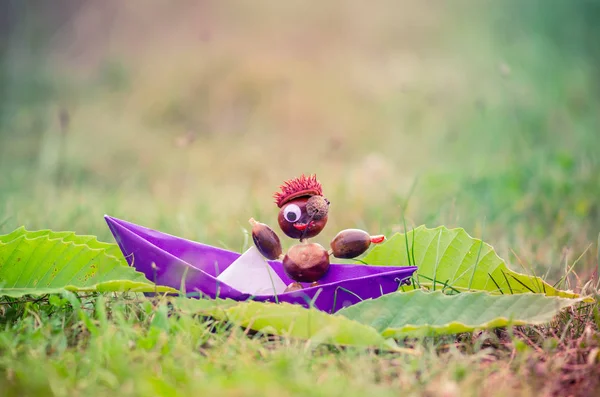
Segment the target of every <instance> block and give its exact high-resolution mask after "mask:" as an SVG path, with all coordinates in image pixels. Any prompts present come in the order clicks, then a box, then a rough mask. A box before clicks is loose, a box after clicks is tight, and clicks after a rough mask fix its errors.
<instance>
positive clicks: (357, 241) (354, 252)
mask: <svg viewBox="0 0 600 397" xmlns="http://www.w3.org/2000/svg"><path fill="white" fill-rule="evenodd" d="M384 240H385V236H383V235H379V236H371V235H370V234H369V233H367V232H365V231H364V230H360V229H345V230H342V231H341V232H339V233H338V234H337V235H336V236H335V237H334V238H333V240H331V244H330V245H331V250H330V253H331V255H333V256H334V257H336V258H340V259H351V258H356V257H357V256H359V255H362V254H363V253H365V252H366V251H367V250H368V249H369V247H370V246H371V244H379V243H381V242H382V241H384Z"/></svg>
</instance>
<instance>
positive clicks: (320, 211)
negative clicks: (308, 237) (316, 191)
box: [306, 196, 329, 221]
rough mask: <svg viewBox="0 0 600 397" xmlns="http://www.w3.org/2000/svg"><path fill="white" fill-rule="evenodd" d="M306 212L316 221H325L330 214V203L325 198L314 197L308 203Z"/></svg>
mask: <svg viewBox="0 0 600 397" xmlns="http://www.w3.org/2000/svg"><path fill="white" fill-rule="evenodd" d="M306 212H307V213H308V216H309V217H311V218H312V219H313V220H315V221H318V220H320V219H323V218H325V217H326V216H327V213H328V212H329V201H328V200H327V199H326V198H325V197H323V196H312V197H311V198H309V199H308V200H307V201H306Z"/></svg>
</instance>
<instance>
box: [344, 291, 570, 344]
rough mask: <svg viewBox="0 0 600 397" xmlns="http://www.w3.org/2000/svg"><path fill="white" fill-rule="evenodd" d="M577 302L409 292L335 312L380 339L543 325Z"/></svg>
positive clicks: (535, 296) (540, 297) (526, 296)
mask: <svg viewBox="0 0 600 397" xmlns="http://www.w3.org/2000/svg"><path fill="white" fill-rule="evenodd" d="M581 301H582V299H566V298H559V297H548V296H545V295H542V294H531V293H529V294H517V295H492V294H489V293H487V292H467V293H463V294H456V295H446V294H444V293H443V292H441V291H435V292H426V291H422V290H414V291H410V292H406V293H401V292H396V293H391V294H387V295H384V296H382V297H380V298H377V299H374V300H365V301H363V302H360V303H358V304H356V305H353V306H350V307H347V308H345V309H342V310H340V311H338V312H337V313H336V315H340V316H345V317H347V318H349V319H351V320H355V321H358V322H359V323H362V324H365V325H369V326H371V327H373V328H375V329H376V330H377V331H379V332H380V333H381V334H382V335H383V336H384V337H399V336H431V335H440V334H457V333H461V332H472V331H475V330H477V329H489V328H496V327H505V326H509V325H526V324H529V325H536V324H544V323H548V322H550V321H551V320H552V319H553V317H554V316H555V315H556V314H557V313H558V312H559V311H560V310H561V309H563V308H566V307H568V306H572V305H574V304H576V303H578V302H581Z"/></svg>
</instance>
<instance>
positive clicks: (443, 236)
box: [362, 226, 579, 298]
mask: <svg viewBox="0 0 600 397" xmlns="http://www.w3.org/2000/svg"><path fill="white" fill-rule="evenodd" d="M409 253H410V260H409ZM413 258H414V261H415V263H412V260H413ZM362 262H365V263H368V264H370V265H377V266H407V265H409V264H413V265H416V266H418V269H417V272H416V273H415V278H416V280H415V283H413V284H412V285H411V286H405V287H402V288H403V291H407V290H411V289H415V288H419V286H420V287H425V288H427V289H429V290H442V289H445V290H453V291H455V292H463V291H487V292H490V293H493V294H504V295H512V294H522V293H527V292H534V293H541V294H545V295H547V296H560V297H563V298H578V297H579V295H578V294H575V293H573V292H571V291H562V290H558V289H556V288H554V287H552V286H551V285H550V284H548V283H546V282H545V281H544V280H542V279H541V278H539V277H536V276H535V275H527V274H521V273H517V272H515V271H513V270H510V269H509V268H508V267H507V266H506V263H505V262H504V261H503V260H502V259H501V258H500V257H499V256H498V255H497V254H496V252H495V251H494V249H493V248H492V246H490V245H489V244H487V243H484V242H482V241H481V240H480V239H476V238H473V237H471V236H470V235H469V234H467V232H466V231H465V230H464V229H461V228H457V229H448V228H446V227H444V226H440V227H437V228H435V229H428V228H426V227H425V226H419V227H418V228H416V229H414V230H412V231H410V232H408V233H406V234H401V233H396V234H394V235H393V236H392V237H391V238H390V239H389V240H387V241H386V242H384V243H383V244H380V245H378V246H375V247H374V248H373V249H372V250H371V251H370V252H369V253H368V254H367V255H366V256H365V257H364V258H363V259H362Z"/></svg>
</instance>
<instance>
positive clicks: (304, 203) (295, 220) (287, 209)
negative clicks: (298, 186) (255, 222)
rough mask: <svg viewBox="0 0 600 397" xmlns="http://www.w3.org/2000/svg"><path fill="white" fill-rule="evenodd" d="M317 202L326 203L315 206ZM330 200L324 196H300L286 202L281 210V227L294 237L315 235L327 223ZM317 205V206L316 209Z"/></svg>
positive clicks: (278, 219)
mask: <svg viewBox="0 0 600 397" xmlns="http://www.w3.org/2000/svg"><path fill="white" fill-rule="evenodd" d="M315 202H321V203H326V204H324V205H321V206H315V205H314V203H315ZM328 206H329V202H328V201H327V199H325V198H324V197H323V196H310V197H298V198H296V199H293V200H290V201H288V202H287V203H285V204H284V205H283V206H282V207H281V209H280V210H279V215H278V216H277V221H278V222H279V227H280V228H281V230H282V231H283V232H284V233H285V234H286V235H287V236H288V237H291V238H294V239H305V238H312V237H315V236H316V235H317V234H319V233H321V230H323V228H324V227H325V225H326V224H327V212H328V211H327V209H328ZM315 207H317V208H316V209H315Z"/></svg>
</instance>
